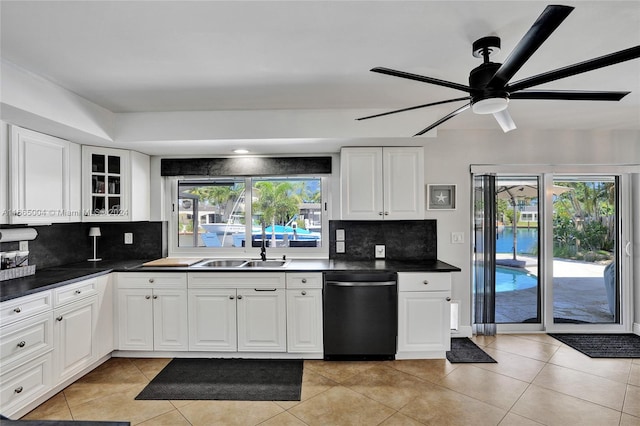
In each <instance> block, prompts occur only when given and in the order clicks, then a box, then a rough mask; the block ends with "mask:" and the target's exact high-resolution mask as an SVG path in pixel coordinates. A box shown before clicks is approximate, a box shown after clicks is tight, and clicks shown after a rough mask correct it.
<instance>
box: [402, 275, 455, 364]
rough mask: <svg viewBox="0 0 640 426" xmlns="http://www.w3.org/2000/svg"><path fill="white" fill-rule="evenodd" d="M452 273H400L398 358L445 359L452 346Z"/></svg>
mask: <svg viewBox="0 0 640 426" xmlns="http://www.w3.org/2000/svg"><path fill="white" fill-rule="evenodd" d="M450 300H451V276H450V274H448V273H419V272H399V273H398V354H397V358H398V359H412V358H415V359H417V358H444V356H445V352H446V351H448V350H449V349H450V348H451V329H450V324H451V320H450V317H451V313H450V312H451V305H450Z"/></svg>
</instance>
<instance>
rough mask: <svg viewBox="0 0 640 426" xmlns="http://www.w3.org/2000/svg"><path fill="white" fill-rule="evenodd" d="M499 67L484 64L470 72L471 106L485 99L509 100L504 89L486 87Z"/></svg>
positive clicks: (493, 64) (497, 65)
mask: <svg viewBox="0 0 640 426" xmlns="http://www.w3.org/2000/svg"><path fill="white" fill-rule="evenodd" d="M501 65H502V64H498V63H495V62H485V63H483V64H482V65H480V66H478V67H476V68H474V69H473V70H472V71H471V73H470V74H469V87H471V89H472V91H471V106H473V104H475V103H477V102H480V101H482V100H485V99H495V98H501V99H506V100H508V99H509V93H508V92H507V91H506V90H505V89H504V87H489V86H487V83H489V81H490V80H491V78H492V77H493V76H494V74H495V73H496V71H498V69H499V68H500V66H501ZM474 111H475V110H474ZM475 112H477V111H475Z"/></svg>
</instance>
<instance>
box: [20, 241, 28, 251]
mask: <svg viewBox="0 0 640 426" xmlns="http://www.w3.org/2000/svg"><path fill="white" fill-rule="evenodd" d="M18 250H20V251H29V241H20V244H19V246H18Z"/></svg>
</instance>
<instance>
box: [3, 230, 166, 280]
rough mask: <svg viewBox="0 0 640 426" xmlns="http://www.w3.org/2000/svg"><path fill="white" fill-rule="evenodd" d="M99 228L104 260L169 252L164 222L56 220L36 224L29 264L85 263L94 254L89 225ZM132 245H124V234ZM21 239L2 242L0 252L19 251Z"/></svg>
mask: <svg viewBox="0 0 640 426" xmlns="http://www.w3.org/2000/svg"><path fill="white" fill-rule="evenodd" d="M95 226H98V227H100V232H101V236H100V237H98V239H97V242H98V250H97V252H98V257H99V258H102V259H104V260H124V259H141V260H142V259H157V258H160V257H162V256H163V255H166V252H167V250H166V246H165V243H164V241H166V238H163V235H164V234H165V233H166V223H165V222H123V223H118V222H113V223H56V224H52V225H44V226H33V227H32V228H35V229H36V230H37V232H38V236H37V237H36V239H34V240H33V241H29V264H30V265H36V266H37V269H43V268H50V267H55V266H60V265H65V264H70V263H76V262H83V261H86V260H87V259H89V258H91V257H92V256H93V238H92V237H89V228H91V227H95ZM125 232H131V233H133V244H124V233H125ZM18 245H19V244H18V242H11V243H0V251H9V250H17V249H18Z"/></svg>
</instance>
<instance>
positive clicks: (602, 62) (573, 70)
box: [507, 46, 640, 92]
mask: <svg viewBox="0 0 640 426" xmlns="http://www.w3.org/2000/svg"><path fill="white" fill-rule="evenodd" d="M637 58H640V46H634V47H630V48H629V49H624V50H620V51H618V52H614V53H610V54H608V55H604V56H600V57H597V58H594V59H590V60H588V61H584V62H579V63H577V64H573V65H569V66H566V67H562V68H558V69H555V70H552V71H547V72H544V73H542V74H538V75H534V76H532V77H528V78H523V79H522V80H518V81H516V82H514V83H513V84H510V85H508V86H507V91H509V92H515V91H518V90H522V89H527V88H529V87H533V86H537V85H539V84H544V83H548V82H550V81H554V80H559V79H561V78H565V77H570V76H572V75H576V74H582V73H584V72H588V71H593V70H596V69H598V68H603V67H607V66H609V65H614V64H617V63H620V62H625V61H630V60H631V59H637Z"/></svg>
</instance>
